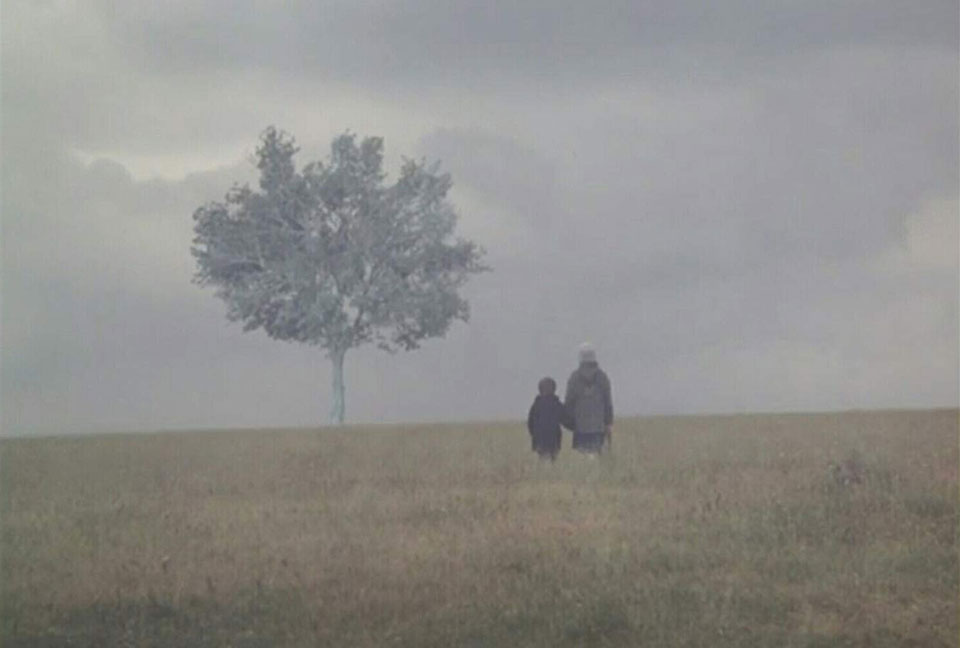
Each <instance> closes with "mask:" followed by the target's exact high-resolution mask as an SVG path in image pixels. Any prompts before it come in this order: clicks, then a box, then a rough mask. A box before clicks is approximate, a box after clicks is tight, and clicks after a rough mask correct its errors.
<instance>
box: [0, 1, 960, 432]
mask: <svg viewBox="0 0 960 648" xmlns="http://www.w3.org/2000/svg"><path fill="white" fill-rule="evenodd" d="M957 55H958V20H957V7H956V3H954V2H947V1H940V0H936V1H933V2H924V3H902V2H892V1H879V0H878V1H876V2H864V3H856V4H849V3H844V4H840V5H837V4H835V3H826V2H805V3H790V2H788V3H779V4H776V5H770V6H764V7H763V8H760V9H758V8H757V7H756V6H755V5H754V4H753V3H746V2H732V3H725V4H723V5H722V6H718V7H711V8H705V7H704V6H703V4H702V3H695V2H670V3H634V4H630V3H627V4H622V3H621V4H618V3H601V4H600V5H596V4H591V5H590V6H587V5H584V6H583V7H578V6H573V5H564V6H558V5H556V4H555V3H538V2H527V3H519V4H511V5H510V6H504V5H488V4H471V3H458V2H454V3H436V2H426V3H404V2H400V3H377V2H361V3H341V4H325V3H294V4H293V5H289V6H285V7H284V8H283V10H279V9H276V8H268V7H266V6H261V5H258V4H250V5H244V6H242V7H236V6H232V5H231V8H230V9H229V10H228V9H227V5H226V4H222V3H216V2H205V3H196V2H173V3H155V2H141V1H133V2H125V3H122V4H119V5H118V4H114V3H108V2H99V1H98V2H90V3H75V2H68V1H50V2H31V1H27V0H19V1H10V2H5V3H4V6H3V22H2V61H3V74H2V105H3V120H2V139H3V150H2V198H0V199H2V222H0V227H2V229H0V240H2V243H0V245H2V261H0V263H2V268H0V270H2V272H0V277H2V322H0V328H2V336H3V338H2V345H0V428H2V434H3V435H6V436H10V435H30V434H38V433H42V434H72V433H76V432H95V431H100V430H129V431H133V430H155V429H169V428H185V429H192V428H206V427H257V426H270V427H272V426H278V425H280V426H283V425H314V424H317V423H318V422H321V421H323V420H324V419H325V416H326V413H327V411H328V410H329V409H330V398H331V395H330V394H331V388H330V377H329V373H330V368H329V362H328V361H327V360H326V358H324V357H323V355H322V353H321V352H320V351H319V350H318V349H315V348H311V347H306V346H301V345H294V344H281V343H277V342H274V341H272V340H269V339H268V338H267V337H266V336H265V335H263V334H262V333H261V332H256V333H250V334H243V333H241V332H240V329H239V327H238V326H236V325H229V324H228V323H227V322H226V319H225V317H224V308H223V305H222V304H221V303H220V302H218V301H217V300H215V299H214V298H213V296H212V291H210V290H206V291H205V290H202V289H201V288H200V287H198V286H196V285H193V284H191V281H190V280H191V277H192V275H193V273H194V271H195V264H194V260H193V259H192V258H191V256H190V244H191V238H192V236H193V233H192V229H191V228H192V226H193V223H192V220H191V215H192V213H193V210H194V209H196V208H197V207H198V206H200V205H202V204H204V203H206V202H208V201H210V200H220V199H222V198H223V196H224V194H225V192H226V191H227V190H228V189H229V188H230V187H231V185H232V184H233V183H234V182H238V181H253V180H254V179H255V172H256V169H255V168H254V167H253V165H252V164H251V162H250V158H251V156H252V155H253V152H254V148H255V146H256V142H257V137H258V136H259V134H260V133H261V132H262V131H263V129H264V128H266V127H267V126H269V125H271V124H273V125H276V126H278V127H279V128H283V129H286V130H287V131H289V132H290V133H292V134H293V135H295V136H296V137H297V140H298V142H299V143H300V145H301V147H302V151H301V153H300V162H301V163H305V162H307V161H310V160H314V159H320V158H322V157H323V156H325V155H326V153H327V148H328V146H329V143H330V141H331V139H332V138H333V137H334V136H336V135H338V134H341V133H343V132H344V131H346V130H350V131H351V132H355V133H357V134H358V135H360V136H367V135H376V136H382V137H384V138H385V145H386V160H385V169H386V170H387V171H388V172H390V173H391V174H393V175H394V177H395V175H396V173H397V172H398V169H399V163H400V160H401V158H402V157H403V156H408V157H412V158H415V159H420V158H425V159H426V160H428V161H433V160H438V161H439V162H440V164H441V168H442V169H443V170H444V171H448V172H450V173H451V175H452V177H453V181H454V188H453V190H452V193H451V194H450V198H451V200H452V202H453V204H454V205H455V206H456V207H457V209H458V211H459V214H460V222H459V228H458V232H460V233H462V234H463V235H464V236H467V237H469V238H471V239H474V240H476V241H477V242H478V243H479V244H481V245H483V246H484V247H485V248H486V249H487V251H488V256H487V259H486V260H487V262H488V263H489V264H490V265H491V266H492V267H493V269H494V271H493V272H492V273H488V274H485V275H482V276H479V277H477V278H476V279H475V280H473V281H471V283H470V284H468V286H467V287H466V289H465V292H464V295H465V297H466V298H467V299H468V300H469V302H470V304H471V310H472V317H471V321H470V323H469V324H456V325H455V326H454V327H453V328H452V330H451V331H450V332H449V334H448V335H447V336H446V337H445V338H442V339H434V340H430V341H428V342H426V343H425V344H424V346H423V348H422V349H421V350H419V351H416V352H414V353H410V354H399V355H396V356H390V355H386V354H383V353H380V352H377V351H375V350H374V349H372V348H365V349H361V350H358V351H356V352H352V353H351V354H350V355H348V356H347V359H346V367H345V371H346V382H347V403H348V419H349V420H351V421H354V422H398V421H429V420H433V421H462V420H471V419H479V420H493V419H497V420H499V419H509V420H517V419H519V418H521V417H522V416H523V415H524V414H525V412H526V408H527V407H528V405H529V401H530V399H531V398H532V396H533V394H534V392H535V386H536V381H537V380H538V379H539V378H540V377H542V376H544V375H552V376H554V377H555V378H557V379H558V380H559V381H561V383H562V381H564V380H565V379H566V377H567V375H569V372H570V371H571V370H572V369H573V368H574V365H575V363H576V349H577V347H578V345H579V344H580V343H581V342H583V341H584V340H591V341H592V342H593V343H594V344H595V346H596V348H597V352H598V356H599V360H600V363H601V366H602V367H603V368H604V369H605V370H606V371H607V373H608V374H609V375H610V376H611V379H612V381H613V386H614V399H615V403H616V406H617V411H618V413H621V414H656V413H698V412H739V411H797V410H849V409H871V408H926V407H944V406H946V407H955V406H956V405H957V398H958V396H957V394H958V338H957V330H958V309H957V298H958V252H957V248H958V246H957V241H958V226H957V212H958V176H960V173H958V120H957V114H958V64H957V60H958V59H957Z"/></svg>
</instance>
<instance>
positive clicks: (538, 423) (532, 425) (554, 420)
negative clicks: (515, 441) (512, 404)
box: [527, 394, 573, 454]
mask: <svg viewBox="0 0 960 648" xmlns="http://www.w3.org/2000/svg"><path fill="white" fill-rule="evenodd" d="M561 425H562V426H563V427H565V428H568V429H571V430H572V429H573V419H572V418H571V417H570V413H569V412H567V409H566V408H565V407H564V406H563V403H561V402H560V399H559V398H557V395H556V394H550V395H549V396H544V395H539V396H537V398H536V400H534V401H533V405H531V406H530V413H529V414H528V415H527V430H529V432H530V440H531V443H532V445H533V449H534V450H536V451H537V452H539V453H541V454H543V453H553V454H555V453H556V452H557V451H558V450H559V449H560V439H561V438H562V437H563V431H562V430H561V429H560V426H561Z"/></svg>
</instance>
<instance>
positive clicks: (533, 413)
mask: <svg viewBox="0 0 960 648" xmlns="http://www.w3.org/2000/svg"><path fill="white" fill-rule="evenodd" d="M536 421H537V403H536V402H534V403H533V405H531V406H530V412H529V413H528V414H527V431H528V432H530V434H533V426H534V423H536Z"/></svg>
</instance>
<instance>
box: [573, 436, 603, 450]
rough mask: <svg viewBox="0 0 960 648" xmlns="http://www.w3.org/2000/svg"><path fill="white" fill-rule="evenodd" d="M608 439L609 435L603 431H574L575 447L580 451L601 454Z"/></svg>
mask: <svg viewBox="0 0 960 648" xmlns="http://www.w3.org/2000/svg"><path fill="white" fill-rule="evenodd" d="M606 441H607V435H606V434H604V433H603V432H574V433H573V449H574V450H579V451H580V452H590V453H594V454H599V453H600V452H602V451H603V446H604V444H605V443H606Z"/></svg>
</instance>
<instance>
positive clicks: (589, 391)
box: [564, 343, 613, 454]
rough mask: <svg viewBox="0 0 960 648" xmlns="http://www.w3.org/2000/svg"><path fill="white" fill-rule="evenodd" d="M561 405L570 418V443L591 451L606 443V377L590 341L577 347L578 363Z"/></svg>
mask: <svg viewBox="0 0 960 648" xmlns="http://www.w3.org/2000/svg"><path fill="white" fill-rule="evenodd" d="M564 405H565V406H566V408H567V411H568V412H570V416H571V417H572V418H573V424H574V428H573V447H574V449H575V450H579V451H581V452H587V453H592V454H598V453H600V452H601V451H602V450H603V449H604V447H605V446H607V445H608V444H609V443H610V435H611V432H612V430H613V399H612V398H611V396H610V379H609V378H608V377H607V374H606V373H604V371H603V369H601V368H600V365H599V364H597V352H596V351H595V350H594V348H593V345H591V344H590V343H584V344H583V345H582V346H581V347H580V366H579V367H577V369H576V370H575V371H574V372H573V373H572V374H570V379H569V380H568V381H567V394H566V398H564Z"/></svg>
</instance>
